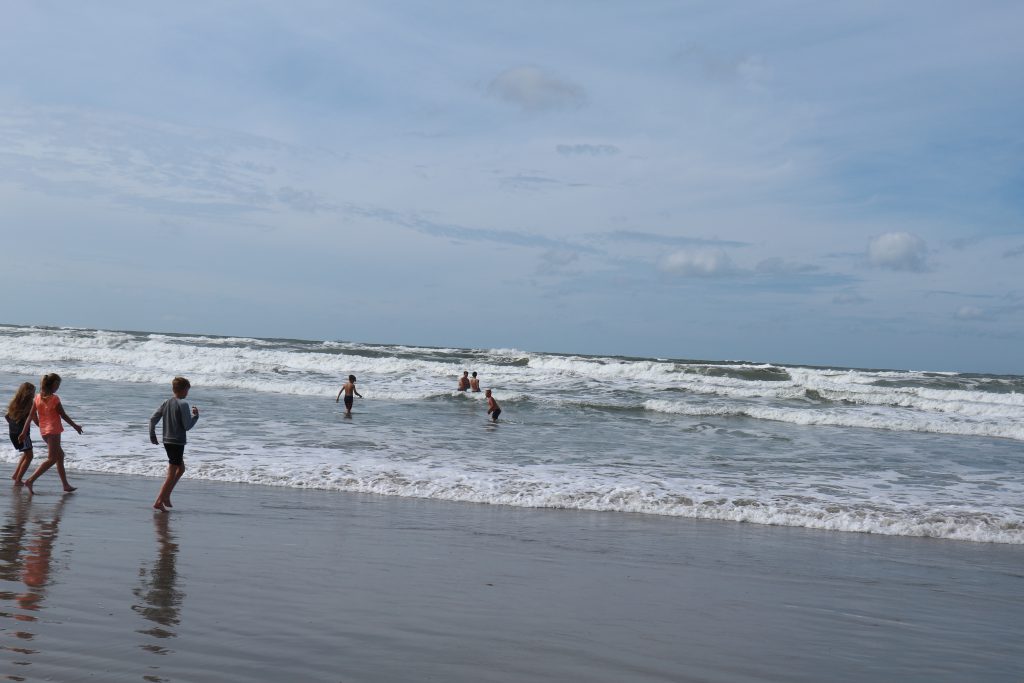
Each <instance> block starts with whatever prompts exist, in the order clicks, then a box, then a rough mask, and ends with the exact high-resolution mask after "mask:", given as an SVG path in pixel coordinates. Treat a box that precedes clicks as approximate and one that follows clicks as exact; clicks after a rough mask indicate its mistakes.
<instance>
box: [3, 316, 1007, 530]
mask: <svg viewBox="0 0 1024 683" xmlns="http://www.w3.org/2000/svg"><path fill="white" fill-rule="evenodd" d="M683 351H684V350H681V353H682V352H683ZM464 370H469V371H476V372H477V373H478V374H479V376H480V378H481V380H482V382H481V384H482V387H484V388H490V389H492V390H493V392H494V395H495V398H496V399H497V400H498V402H499V403H500V405H501V407H502V414H501V418H500V420H499V422H498V423H497V424H494V423H491V422H490V421H489V419H488V418H487V415H486V407H485V406H486V401H485V400H484V398H483V394H482V393H480V394H471V393H461V392H459V391H457V390H456V384H457V380H458V377H459V376H460V375H461V374H462V372H463V371H464ZM46 372H57V373H59V374H60V375H61V376H62V377H63V384H62V386H61V389H60V392H59V393H60V396H61V399H62V401H63V403H64V406H65V408H66V410H67V412H68V413H69V414H70V415H71V417H72V418H74V419H75V420H76V421H77V422H79V423H80V424H82V425H83V426H84V428H85V433H84V434H83V435H77V434H75V433H74V432H73V431H71V430H69V431H68V432H67V433H66V435H65V441H64V443H65V450H66V451H67V464H68V469H69V473H70V475H69V476H70V478H71V481H72V483H74V479H75V475H74V473H75V472H80V471H89V472H99V473H109V474H110V475H113V476H116V475H119V474H124V473H129V474H140V475H150V476H155V477H159V476H163V474H164V473H165V471H166V458H165V457H164V455H163V449H162V448H159V447H157V446H153V445H151V444H150V443H149V439H148V420H149V417H150V415H151V414H152V413H153V411H154V410H155V409H156V408H157V407H158V406H159V404H160V402H161V401H162V400H163V399H164V398H166V397H168V396H170V380H171V378H172V377H174V376H175V375H184V376H186V377H188V378H189V379H190V380H191V382H192V392H191V394H190V395H189V399H188V400H189V402H190V403H191V404H192V405H194V406H197V407H198V408H199V409H200V411H201V416H200V421H199V423H198V425H197V426H196V428H195V429H193V430H192V431H191V432H190V433H189V445H188V447H187V449H186V453H185V459H186V464H187V465H188V468H189V469H188V472H187V473H186V479H188V478H199V479H208V480H216V481H224V482H238V483H243V484H263V485H271V486H284V487H295V488H316V489H325V490H336V491H356V492H364V493H375V494H382V495H389V496H405V497H418V498H434V499H443V500H449V501H465V502H472V503H482V504H492V505H514V506H521V507H534V508H569V509H584V510H600V511H609V512H614V513H635V514H647V515H667V516H677V517H687V518H707V519H719V520H732V521H737V522H751V523H758V524H775V525H787V526H798V527H808V528H815V529H830V530H839V531H848V532H865V533H874V534H888V535H902V536H926V537H934V538H943V539H955V540H960V541H973V542H988V543H1010V544H1021V543H1024V457H1022V455H1024V377H1019V376H1013V375H982V374H958V373H951V372H928V371H903V370H867V369H852V368H833V367H809V366H798V365H776V364H770V363H758V362H741V361H722V360H687V359H683V358H632V357H609V356H588V355H569V354H555V353H538V352H530V351H521V350H517V349H461V348H432V347H421V346H403V345H389V344H365V343H354V342H340V341H307V340H298V339H252V338H237V337H218V336H203V335H184V334H157V333H149V332H118V331H104V330H91V329H70V328H49V327H26V326H10V325H8V326H0V383H2V384H0V386H2V387H3V389H4V390H5V392H6V393H5V394H4V398H3V400H4V401H5V402H6V401H7V400H9V398H10V396H12V395H13V393H14V390H15V389H16V388H17V386H18V385H19V384H20V383H21V382H23V381H31V382H33V383H34V384H36V385H37V386H38V383H39V378H40V376H41V375H42V374H44V373H46ZM349 374H355V375H357V377H358V382H357V387H358V390H359V392H360V393H361V394H362V395H363V398H362V399H358V398H357V399H356V402H355V408H354V410H353V415H352V417H351V418H348V419H346V418H345V417H344V416H343V412H344V411H343V408H342V406H341V405H340V404H337V403H335V397H336V396H337V393H338V390H339V388H340V386H341V384H342V383H343V382H344V381H345V378H346V377H347V376H348V375H349ZM33 437H34V438H35V439H36V443H37V450H36V453H37V459H38V458H41V457H43V456H44V452H43V449H42V448H39V445H40V442H39V441H38V433H37V431H36V430H35V429H33ZM0 458H2V460H3V461H4V462H6V463H8V464H9V465H10V466H11V467H12V468H13V463H14V462H15V461H16V453H15V451H14V450H13V448H7V449H4V450H3V451H2V455H0ZM37 462H38V460H37ZM51 479H52V481H50V480H51ZM182 484H183V485H187V481H185V482H182ZM55 485H56V476H55V475H52V474H50V473H48V474H47V475H46V476H45V477H44V478H43V479H42V480H41V481H40V482H39V484H38V486H41V487H46V486H55ZM154 491H155V488H154ZM147 502H148V501H147Z"/></svg>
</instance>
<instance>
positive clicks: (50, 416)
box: [35, 394, 64, 436]
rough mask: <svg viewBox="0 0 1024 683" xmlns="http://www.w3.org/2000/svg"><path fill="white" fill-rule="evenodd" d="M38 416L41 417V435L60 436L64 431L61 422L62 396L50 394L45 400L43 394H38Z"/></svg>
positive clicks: (36, 401)
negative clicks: (59, 409)
mask: <svg viewBox="0 0 1024 683" xmlns="http://www.w3.org/2000/svg"><path fill="white" fill-rule="evenodd" d="M35 403H36V415H38V416H39V433H40V434H42V435H43V436H46V435H48V434H60V433H61V432H63V431H64V425H63V424H61V421H60V411H58V408H60V396H58V395H57V394H50V395H49V396H47V397H46V398H43V395H42V394H36V400H35Z"/></svg>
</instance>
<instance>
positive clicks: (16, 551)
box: [0, 495, 66, 681]
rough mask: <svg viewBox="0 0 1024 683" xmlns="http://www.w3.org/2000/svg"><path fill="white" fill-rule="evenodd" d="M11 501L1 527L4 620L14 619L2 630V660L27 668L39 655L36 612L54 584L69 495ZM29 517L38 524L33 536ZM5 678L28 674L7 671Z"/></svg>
mask: <svg viewBox="0 0 1024 683" xmlns="http://www.w3.org/2000/svg"><path fill="white" fill-rule="evenodd" d="M10 501H11V509H10V513H9V514H8V515H7V516H6V518H5V520H4V524H3V526H2V527H0V582H2V584H0V585H2V586H3V588H2V589H0V618H2V619H3V621H4V622H10V623H5V625H4V628H3V629H2V633H3V636H4V643H3V645H2V646H0V652H2V653H3V658H4V660H7V659H8V658H9V657H10V658H11V663H12V664H14V665H15V666H18V667H27V666H29V665H30V664H32V656H34V655H38V654H39V650H38V649H36V647H38V645H37V644H36V643H35V642H34V641H35V638H36V634H35V633H33V632H32V630H31V629H32V626H31V625H32V624H33V623H35V622H37V621H38V620H39V616H38V614H37V613H38V612H39V611H40V610H41V609H42V607H43V598H44V597H45V595H46V587H47V586H48V585H50V584H51V583H52V579H51V577H50V567H51V562H52V558H53V546H54V543H55V542H56V540H57V530H58V528H59V526H60V516H61V513H62V511H63V509H64V503H65V501H66V497H64V496H61V498H60V499H59V500H58V501H57V502H56V503H55V504H54V505H52V506H47V505H39V504H38V503H37V502H35V503H34V502H33V499H32V498H30V497H28V496H17V495H15V496H11V498H10ZM33 512H34V513H35V514H34V516H33V515H32V514H31V513H33ZM30 517H33V519H32V520H31V522H34V528H32V533H31V534H30V533H29V530H30V526H31V525H30ZM26 538H28V541H27V542H26V541H25V539H26ZM18 583H21V584H23V586H18V585H17V584H18ZM11 639H13V640H11ZM30 646H35V647H30ZM22 671H24V669H22ZM4 680H10V681H23V680H25V678H24V677H23V676H20V675H17V674H14V673H6V674H5V675H4Z"/></svg>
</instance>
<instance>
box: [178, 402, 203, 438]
mask: <svg viewBox="0 0 1024 683" xmlns="http://www.w3.org/2000/svg"><path fill="white" fill-rule="evenodd" d="M196 422H199V408H192V409H191V412H189V407H188V404H187V403H185V402H184V401H182V402H181V423H182V424H183V425H185V431H186V432H187V431H188V430H190V429H192V428H193V427H195V426H196Z"/></svg>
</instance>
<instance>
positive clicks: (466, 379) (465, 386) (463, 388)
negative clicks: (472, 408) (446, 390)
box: [459, 370, 469, 391]
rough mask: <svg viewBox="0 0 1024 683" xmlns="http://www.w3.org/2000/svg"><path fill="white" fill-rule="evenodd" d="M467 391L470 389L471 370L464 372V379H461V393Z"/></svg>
mask: <svg viewBox="0 0 1024 683" xmlns="http://www.w3.org/2000/svg"><path fill="white" fill-rule="evenodd" d="M467 389H469V370H463V371H462V377H460V378H459V391H466V390H467Z"/></svg>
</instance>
